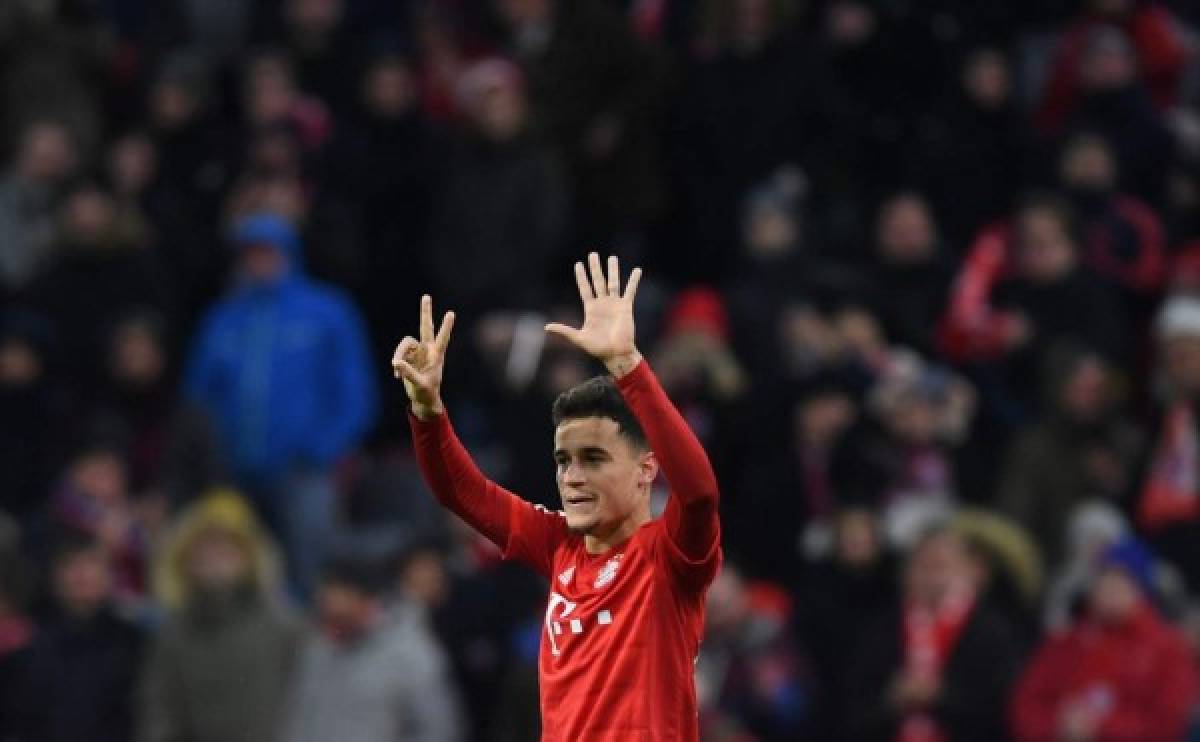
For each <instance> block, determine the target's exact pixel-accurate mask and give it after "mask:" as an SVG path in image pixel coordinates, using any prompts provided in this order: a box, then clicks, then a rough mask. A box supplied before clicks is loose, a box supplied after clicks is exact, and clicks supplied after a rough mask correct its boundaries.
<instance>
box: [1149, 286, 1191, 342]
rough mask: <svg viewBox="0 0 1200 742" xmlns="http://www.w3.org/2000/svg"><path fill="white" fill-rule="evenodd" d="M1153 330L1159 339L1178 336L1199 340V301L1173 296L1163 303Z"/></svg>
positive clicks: (1187, 297) (1188, 297)
mask: <svg viewBox="0 0 1200 742" xmlns="http://www.w3.org/2000/svg"><path fill="white" fill-rule="evenodd" d="M1154 329H1155V331H1156V332H1157V333H1158V337H1159V338H1160V339H1167V338H1172V337H1179V336H1191V337H1198V338H1200V299H1196V298H1193V297H1190V296H1175V297H1172V298H1170V299H1168V300H1167V301H1166V302H1164V303H1163V305H1162V308H1161V309H1160V310H1159V311H1158V319H1157V320H1155V322H1154Z"/></svg>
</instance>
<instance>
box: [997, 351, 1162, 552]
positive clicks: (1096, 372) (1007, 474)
mask: <svg viewBox="0 0 1200 742" xmlns="http://www.w3.org/2000/svg"><path fill="white" fill-rule="evenodd" d="M1118 383H1119V382H1118V379H1117V378H1116V375H1115V371H1114V368H1113V366H1112V365H1111V364H1109V363H1107V362H1106V361H1105V360H1104V359H1103V358H1101V357H1100V356H1099V355H1097V354H1095V353H1094V352H1091V351H1087V350H1081V349H1078V348H1074V349H1073V348H1070V347H1061V348H1058V349H1056V350H1055V351H1053V352H1052V353H1051V354H1050V356H1049V357H1048V358H1047V363H1046V365H1045V367H1044V369H1043V373H1042V386H1043V389H1044V394H1043V410H1044V411H1043V414H1042V415H1041V417H1040V419H1039V420H1038V422H1037V423H1035V424H1034V425H1031V426H1030V427H1028V428H1026V429H1025V430H1023V431H1022V432H1021V433H1020V434H1019V435H1018V436H1017V437H1016V439H1015V440H1014V442H1013V444H1012V446H1011V447H1010V449H1009V451H1008V452H1007V454H1006V458H1005V463H1004V465H1003V467H1002V470H1001V471H1002V479H1001V481H1000V484H999V488H998V492H997V501H996V504H997V507H998V508H999V509H1000V510H1001V511H1002V512H1004V513H1006V514H1007V515H1008V516H1009V517H1011V518H1013V519H1014V520H1016V522H1017V523H1020V524H1021V525H1022V526H1024V527H1025V528H1026V529H1028V530H1029V532H1030V534H1031V535H1032V536H1033V537H1034V539H1035V540H1036V542H1037V545H1038V548H1039V549H1040V550H1041V552H1042V557H1043V559H1045V560H1046V563H1047V564H1050V565H1057V564H1059V563H1060V562H1061V560H1062V559H1063V558H1064V557H1065V556H1066V554H1065V552H1064V544H1063V538H1064V537H1065V536H1066V533H1067V523H1068V519H1069V518H1070V514H1071V513H1072V512H1073V511H1074V510H1075V509H1076V508H1077V507H1078V506H1080V505H1081V504H1082V503H1084V502H1086V501H1088V500H1094V499H1099V500H1101V501H1105V502H1109V503H1113V504H1119V503H1121V502H1123V501H1124V499H1125V498H1126V497H1127V495H1128V494H1129V492H1130V490H1131V489H1133V488H1134V487H1135V486H1136V481H1135V479H1136V473H1135V465H1136V464H1137V462H1138V459H1139V457H1140V456H1141V454H1142V449H1143V447H1144V441H1143V436H1142V434H1141V432H1140V431H1139V430H1138V429H1137V428H1136V427H1134V426H1132V425H1131V424H1130V423H1129V422H1128V421H1127V420H1125V419H1124V418H1123V417H1122V415H1121V414H1120V413H1121V410H1120V406H1119V404H1118V403H1119V399H1118V397H1117V388H1116V387H1117V384H1118Z"/></svg>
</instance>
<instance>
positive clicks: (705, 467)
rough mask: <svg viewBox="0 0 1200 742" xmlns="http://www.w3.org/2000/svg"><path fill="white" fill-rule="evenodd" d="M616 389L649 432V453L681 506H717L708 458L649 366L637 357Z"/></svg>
mask: <svg viewBox="0 0 1200 742" xmlns="http://www.w3.org/2000/svg"><path fill="white" fill-rule="evenodd" d="M612 370H613V369H612V368H611V365H610V371H612ZM614 376H616V374H615V373H614ZM617 386H618V388H619V389H620V390H621V394H622V395H623V396H624V397H625V401H626V403H628V405H629V407H630V409H631V410H632V411H633V414H634V416H635V417H637V419H638V422H639V423H640V424H641V426H642V429H643V430H644V431H645V432H646V439H647V441H648V442H649V444H650V449H651V450H652V451H654V454H655V456H656V457H657V458H658V463H659V466H661V467H662V470H663V474H665V475H666V477H667V481H668V482H669V483H670V485H671V491H672V492H673V493H674V495H675V496H676V497H679V498H680V499H681V500H682V501H683V502H682V503H681V504H682V505H684V506H685V507H688V506H696V505H702V504H708V503H715V502H716V500H717V478H716V475H715V474H714V473H713V469H712V464H711V463H709V460H708V455H707V454H706V453H705V452H704V447H703V446H702V445H701V444H700V441H699V439H697V438H696V435H695V434H694V433H693V432H692V429H691V428H689V427H688V424H687V422H686V421H684V419H683V415H681V414H679V410H677V409H676V408H675V405H674V404H672V403H671V400H670V399H669V398H668V397H667V393H666V391H665V390H664V389H663V388H662V385H661V384H659V382H658V378H657V377H656V376H655V375H654V372H653V371H652V370H651V369H650V366H649V364H648V363H646V362H645V361H644V360H642V359H641V357H640V356H638V357H637V359H636V362H635V363H634V365H633V367H632V368H629V369H627V370H626V372H625V373H623V374H621V375H619V376H617Z"/></svg>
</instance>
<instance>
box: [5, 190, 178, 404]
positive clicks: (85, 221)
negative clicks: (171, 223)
mask: <svg viewBox="0 0 1200 742" xmlns="http://www.w3.org/2000/svg"><path fill="white" fill-rule="evenodd" d="M120 216H121V215H120V214H119V213H118V211H117V205H116V202H115V200H114V199H113V196H112V194H111V193H109V192H108V191H106V190H104V189H103V188H101V187H100V186H99V185H97V184H95V183H88V182H85V183H82V184H79V185H77V186H75V187H74V188H72V189H71V190H70V192H69V193H68V194H67V195H66V197H65V199H64V201H63V204H62V208H61V213H60V215H59V219H58V231H57V233H56V239H55V251H54V255H53V257H52V258H51V259H50V261H49V262H48V263H47V264H46V266H45V269H44V271H43V272H42V273H41V275H40V276H39V277H38V278H37V280H35V281H34V282H33V283H32V284H31V285H30V286H29V291H28V301H29V303H30V305H31V306H33V307H34V308H36V309H37V310H38V311H40V312H41V313H43V314H44V315H45V316H46V317H48V318H49V319H50V321H51V322H53V323H54V329H55V333H56V335H57V336H58V339H59V342H60V343H61V357H62V360H63V368H64V371H65V372H66V373H68V374H69V376H68V379H69V381H70V382H71V383H72V384H73V385H74V386H75V388H76V389H78V391H79V393H80V394H81V395H85V394H86V393H87V392H88V391H89V390H90V388H91V384H90V380H91V378H92V376H93V374H94V366H95V362H94V360H93V359H96V358H100V357H102V356H103V355H104V350H105V349H104V344H105V341H106V339H107V337H106V331H107V329H108V327H109V325H111V323H113V322H115V321H116V320H117V319H118V318H119V317H120V316H121V315H123V314H127V313H129V312H131V311H133V310H134V309H139V308H143V307H145V308H149V309H151V310H153V311H155V312H157V313H159V314H160V315H162V316H164V317H166V318H168V321H170V318H172V317H174V316H175V315H176V313H175V309H176V299H175V297H176V293H175V288H174V286H173V285H172V284H171V281H170V277H169V275H167V273H166V270H165V267H164V265H163V263H162V261H161V260H160V259H159V256H158V255H157V253H155V252H154V251H153V250H151V249H149V246H148V245H147V243H146V237H147V235H146V232H145V225H144V224H143V223H142V222H141V221H140V220H135V221H132V222H123V221H121V219H120V218H119V217H120ZM84 401H86V402H92V401H94V400H88V399H85V400H84Z"/></svg>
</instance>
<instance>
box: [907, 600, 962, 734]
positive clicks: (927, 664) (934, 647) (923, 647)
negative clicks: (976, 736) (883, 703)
mask: <svg viewBox="0 0 1200 742" xmlns="http://www.w3.org/2000/svg"><path fill="white" fill-rule="evenodd" d="M974 606H975V596H974V595H973V594H972V593H971V591H970V590H968V589H965V588H964V589H961V590H955V591H953V592H952V593H951V594H950V595H947V596H946V598H945V599H944V600H943V601H942V603H941V605H940V606H938V607H937V608H934V609H930V608H928V607H926V606H919V605H916V604H910V605H909V606H908V607H907V608H905V611H904V629H903V630H904V671H905V672H906V673H907V674H909V675H910V676H923V677H927V678H929V679H931V680H940V679H941V677H942V671H943V670H945V668H946V663H947V662H948V661H949V659H950V653H951V652H953V651H954V647H955V646H956V645H957V644H958V639H959V637H960V636H961V635H962V631H963V629H964V628H965V627H966V625H967V620H968V619H969V618H970V616H971V609H972V608H973V607H974ZM948 740H949V737H948V736H947V734H946V732H945V730H944V729H942V728H941V727H940V726H939V725H938V723H937V720H935V719H934V718H933V716H931V715H930V714H929V713H928V712H926V711H914V712H912V713H910V714H908V715H907V716H905V717H904V719H903V720H902V721H901V722H900V729H899V731H898V732H897V734H896V742H948Z"/></svg>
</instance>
